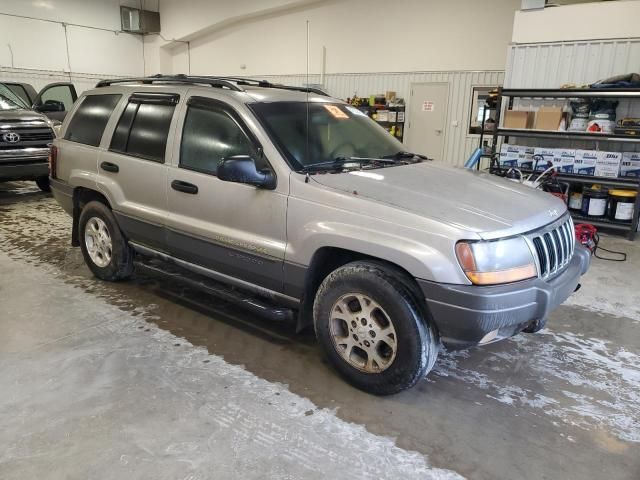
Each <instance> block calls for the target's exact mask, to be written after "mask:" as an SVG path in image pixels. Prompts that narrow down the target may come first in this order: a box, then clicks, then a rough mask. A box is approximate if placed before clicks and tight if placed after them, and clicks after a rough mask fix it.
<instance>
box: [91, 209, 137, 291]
mask: <svg viewBox="0 0 640 480" xmlns="http://www.w3.org/2000/svg"><path fill="white" fill-rule="evenodd" d="M78 226H79V228H78V241H79V242H80V249H81V250H82V256H83V257H84V261H85V262H86V264H87V266H88V267H89V269H90V270H91V271H92V272H93V274H94V275H95V276H96V277H98V278H99V279H101V280H107V281H111V282H113V281H118V280H124V279H126V278H128V277H130V276H131V274H132V273H133V251H132V249H131V247H130V246H129V244H128V243H127V241H126V240H125V238H124V236H123V235H122V232H121V231H120V227H118V224H117V223H116V219H115V217H114V216H113V213H112V212H111V209H109V207H107V206H106V205H105V204H104V203H101V202H97V201H92V202H89V203H87V204H86V205H85V207H84V208H83V209H82V212H81V213H80V221H79V225H78ZM101 240H103V242H104V243H103V242H101ZM109 243H110V248H108V246H109Z"/></svg>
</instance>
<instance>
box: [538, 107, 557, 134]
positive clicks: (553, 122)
mask: <svg viewBox="0 0 640 480" xmlns="http://www.w3.org/2000/svg"><path fill="white" fill-rule="evenodd" d="M561 120H562V108H560V107H540V109H539V110H538V113H536V121H535V123H534V124H533V128H534V129H535V130H551V131H557V130H558V127H560V121H561Z"/></svg>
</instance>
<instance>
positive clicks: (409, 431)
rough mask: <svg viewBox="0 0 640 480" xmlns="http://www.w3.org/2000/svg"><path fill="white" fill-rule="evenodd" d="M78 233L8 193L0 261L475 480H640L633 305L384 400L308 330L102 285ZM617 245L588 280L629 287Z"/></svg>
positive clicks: (28, 197)
mask: <svg viewBox="0 0 640 480" xmlns="http://www.w3.org/2000/svg"><path fill="white" fill-rule="evenodd" d="M70 225H71V222H70V218H69V217H68V216H67V215H66V214H64V212H62V210H61V209H60V208H59V207H58V206H57V205H56V203H55V201H54V200H53V199H52V198H50V197H49V196H47V195H45V194H42V193H40V192H39V191H38V190H37V188H36V187H32V186H31V185H30V184H29V183H27V182H24V183H20V182H16V183H7V184H0V251H2V252H3V253H5V254H7V255H8V256H9V257H10V258H12V259H15V260H17V261H21V262H26V263H28V264H31V265H34V266H37V267H38V268H41V269H44V270H47V271H48V272H50V273H52V274H54V275H56V276H57V278H58V279H59V281H60V282H63V283H66V284H71V285H74V286H77V287H80V288H81V289H82V290H84V292H85V293H87V294H89V295H92V296H94V297H96V298H101V299H103V300H106V301H107V302H108V303H110V304H111V305H114V306H116V307H118V308H119V309H121V310H122V311H125V312H128V313H129V314H132V315H134V316H137V317H138V318H140V319H141V320H143V321H146V322H149V323H153V324H155V325H157V326H158V327H159V328H160V329H163V330H165V331H167V332H170V333H171V334H173V335H175V336H176V337H180V338H184V339H186V340H187V341H188V342H189V343H191V344H192V345H194V346H200V347H204V348H206V350H207V351H208V352H209V353H210V354H212V355H216V356H220V357H222V358H223V359H224V360H225V361H226V362H228V363H230V364H233V365H239V366H242V367H243V368H245V369H246V370H247V371H248V372H251V373H253V374H255V375H256V376H258V377H260V378H261V379H264V380H266V381H268V382H272V383H277V384H283V385H286V386H287V387H288V389H289V390H290V391H291V392H292V393H294V394H297V395H299V396H301V397H304V398H306V399H308V400H310V401H311V402H313V404H315V405H316V406H317V407H318V408H320V409H322V408H326V409H330V410H334V411H335V414H336V415H337V416H338V417H339V418H340V419H342V420H344V421H347V422H353V423H355V424H358V425H362V426H364V427H365V428H366V429H367V430H368V431H369V432H370V433H372V434H375V435H379V436H384V437H390V438H392V439H393V440H394V441H395V444H396V446H398V447H400V448H401V449H406V450H410V451H416V452H419V453H421V454H423V455H425V456H427V457H428V459H429V463H430V464H431V465H433V466H434V467H438V468H444V469H451V470H454V471H455V472H457V473H459V474H460V475H463V476H465V477H468V478H478V479H497V478H509V479H516V478H523V479H524V478H548V479H556V478H563V479H574V478H575V479H586V478H589V479H591V478H594V479H595V478H608V479H636V480H637V479H639V478H640V318H639V316H638V314H637V312H638V309H637V305H638V303H636V304H631V301H632V300H633V299H634V296H633V295H628V294H624V295H623V294H621V295H620V298H619V299H617V300H619V301H617V300H616V299H612V298H611V295H609V297H608V298H607V299H606V301H603V302H598V304H597V305H591V304H590V303H589V301H587V300H585V299H581V300H580V301H572V302H570V305H565V306H562V307H560V308H559V309H558V310H557V311H556V312H554V313H553V314H552V316H551V318H550V321H549V327H548V328H547V329H545V330H544V331H543V332H541V333H540V334H537V335H524V334H522V335H519V336H517V337H514V338H513V339H510V340H507V341H504V342H500V343H497V344H493V345H490V346H487V347H484V348H477V349H472V350H468V351H462V352H451V353H444V354H443V355H442V356H441V357H440V359H439V360H438V362H437V364H436V366H435V368H434V371H433V372H432V373H431V374H430V375H429V376H428V377H427V378H426V379H425V380H423V381H421V382H420V383H419V384H418V385H417V386H416V387H415V388H413V389H412V390H410V391H407V392H404V393H402V394H399V395H396V396H393V397H385V398H378V397H373V396H370V395H367V394H365V393H362V392H360V391H358V390H355V389H353V388H351V387H350V386H348V385H347V384H345V383H344V382H343V381H342V380H341V379H340V378H338V377H337V376H336V374H335V373H334V372H333V371H332V370H331V369H330V368H329V366H328V365H327V364H326V363H325V362H324V360H323V359H322V357H321V355H320V353H319V349H318V347H317V345H316V343H315V340H314V337H313V335H312V332H303V333H301V334H296V333H295V331H294V328H293V326H291V325H276V324H272V323H269V322H266V321H263V320H261V319H259V318H256V317H255V316H252V315H248V314H246V313H245V312H243V311H242V310H240V309H239V308H237V307H235V306H233V305H229V304H225V303H224V302H221V301H219V300H217V299H215V298H211V297H208V296H206V295H203V294H201V293H200V292H198V291H194V290H192V289H189V288H186V287H185V286H183V285H182V284H181V283H180V282H177V281H175V280H172V279H170V278H166V277H164V276H157V275H151V274H148V273H145V272H138V274H137V275H136V277H135V279H134V280H131V281H128V282H122V283H116V284H109V283H103V282H100V281H98V280H96V279H94V278H93V277H92V276H91V274H90V272H89V271H88V269H87V268H86V267H85V265H84V262H83V260H82V255H81V253H80V250H79V249H77V248H72V247H70V240H69V238H70ZM611 241H612V242H614V243H615V242H618V243H616V245H619V246H620V248H624V249H625V250H626V251H628V252H629V253H630V258H629V260H628V263H627V264H625V267H624V268H623V269H622V270H621V269H615V270H613V271H610V270H609V269H610V268H611V266H610V265H609V264H605V263H603V262H600V261H596V262H595V263H594V266H593V269H592V271H591V272H590V277H593V278H597V279H598V282H602V283H607V276H611V275H614V274H615V275H616V279H615V282H622V283H623V284H624V283H625V281H624V280H621V279H620V275H621V272H623V273H622V274H624V275H629V276H630V278H629V279H628V281H627V282H626V283H627V284H629V285H630V284H631V283H632V281H633V280H634V278H633V276H634V274H635V275H636V277H637V273H635V272H637V271H638V270H637V268H631V267H633V265H634V262H635V266H636V267H640V248H638V247H637V246H636V245H635V244H631V243H629V242H619V241H617V240H613V239H612V240H611ZM630 266H631V267H630ZM0 275H1V273H0ZM636 279H637V278H636ZM612 281H613V279H612ZM590 289H591V290H593V289H597V285H593V284H591V283H589V280H588V279H587V280H586V281H585V288H584V289H583V291H587V292H588V291H589V290H590ZM630 290H631V289H630ZM581 293H583V292H580V293H578V294H577V295H580V294H581ZM0 301H1V299H0ZM72 301H73V300H72V299H70V302H72ZM607 302H609V303H610V304H611V305H613V306H615V310H612V309H609V310H608V309H607ZM625 302H629V304H626V303H625ZM25 308H28V307H25ZM627 312H628V314H627Z"/></svg>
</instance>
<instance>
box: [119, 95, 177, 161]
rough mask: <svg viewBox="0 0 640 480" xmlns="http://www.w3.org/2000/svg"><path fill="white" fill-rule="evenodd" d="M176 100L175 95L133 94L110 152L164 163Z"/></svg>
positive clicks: (121, 118)
mask: <svg viewBox="0 0 640 480" xmlns="http://www.w3.org/2000/svg"><path fill="white" fill-rule="evenodd" d="M177 100H178V97H177V96H175V95H170V96H167V95H162V96H155V95H154V94H148V95H139V96H135V95H132V96H131V98H130V99H129V103H128V105H127V107H126V108H125V110H124V112H123V113H122V116H121V117H120V120H119V121H118V125H117V126H116V130H115V132H114V133H113V138H112V139H111V146H110V149H111V150H112V151H115V152H120V153H126V154H128V155H131V156H134V157H140V158H144V159H147V160H152V161H154V162H160V163H164V156H165V150H166V148H167V137H168V136H169V127H170V126H171V118H172V117H173V112H174V110H175V108H176V103H177Z"/></svg>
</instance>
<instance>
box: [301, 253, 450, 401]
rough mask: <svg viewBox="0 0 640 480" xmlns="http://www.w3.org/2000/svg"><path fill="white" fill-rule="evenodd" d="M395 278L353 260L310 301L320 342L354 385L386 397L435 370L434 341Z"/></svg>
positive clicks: (393, 274) (378, 267)
mask: <svg viewBox="0 0 640 480" xmlns="http://www.w3.org/2000/svg"><path fill="white" fill-rule="evenodd" d="M406 285H407V284H406V282H405V281H403V279H402V278H399V274H398V273H396V272H395V271H393V270H391V269H387V268H386V267H384V266H383V265H379V264H377V263H373V262H354V263H350V264H347V265H345V266H343V267H341V268H339V269H337V270H335V271H333V272H332V273H331V274H329V276H327V278H326V279H325V280H324V281H323V282H322V284H321V285H320V288H319V289H318V292H317V294H316V299H315V303H314V312H313V316H314V323H315V329H316V335H317V337H318V340H319V343H320V345H321V347H322V349H323V350H324V352H325V354H326V355H327V357H328V359H329V361H330V362H331V364H332V365H333V366H334V368H335V369H336V370H337V371H338V372H339V373H340V374H341V375H342V376H343V377H344V378H345V379H346V380H347V381H348V382H349V383H351V384H352V385H354V386H355V387H357V388H359V389H361V390H364V391H366V392H369V393H373V394H376V395H390V394H393V393H397V392H400V391H402V390H405V389H407V388H410V387H412V386H413V385H415V384H416V383H417V382H418V380H420V379H421V378H423V377H424V376H425V375H426V374H427V373H428V372H429V371H430V370H431V368H432V367H433V365H434V363H435V360H436V358H437V356H438V341H437V336H436V334H435V333H434V331H433V330H432V329H431V328H430V326H429V324H428V320H427V318H425V315H423V313H422V310H421V309H420V308H419V307H418V305H417V304H416V300H415V299H414V296H413V295H412V294H411V292H410V291H409V289H408V288H407V286H406Z"/></svg>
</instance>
